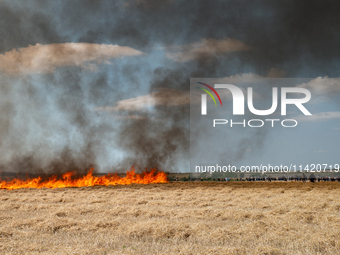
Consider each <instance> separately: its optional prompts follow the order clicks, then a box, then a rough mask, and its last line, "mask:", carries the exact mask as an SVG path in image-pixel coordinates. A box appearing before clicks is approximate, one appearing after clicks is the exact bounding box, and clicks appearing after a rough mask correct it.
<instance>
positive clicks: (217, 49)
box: [166, 39, 251, 62]
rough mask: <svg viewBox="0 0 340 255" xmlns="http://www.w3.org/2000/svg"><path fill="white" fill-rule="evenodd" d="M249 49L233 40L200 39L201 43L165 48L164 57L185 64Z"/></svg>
mask: <svg viewBox="0 0 340 255" xmlns="http://www.w3.org/2000/svg"><path fill="white" fill-rule="evenodd" d="M250 49H251V47H250V46H248V45H246V44H245V43H243V42H240V41H238V40H235V39H223V40H216V39H202V41H201V42H196V43H191V44H186V45H181V46H172V47H167V50H168V52H167V53H166V56H167V57H168V58H170V59H173V60H175V61H177V62H186V61H190V60H195V59H198V58H200V57H209V56H212V55H216V54H223V53H227V52H236V51H247V50H250Z"/></svg>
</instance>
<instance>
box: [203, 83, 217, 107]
mask: <svg viewBox="0 0 340 255" xmlns="http://www.w3.org/2000/svg"><path fill="white" fill-rule="evenodd" d="M197 83H199V84H202V85H203V86H206V87H207V88H209V89H211V91H212V92H214V93H215V95H216V96H217V98H218V100H220V104H221V106H222V100H221V98H220V95H219V94H218V93H217V91H216V90H215V89H214V88H213V87H211V86H210V85H208V84H205V83H203V82H197ZM197 88H198V89H201V90H203V91H204V92H206V93H207V94H208V95H209V96H210V97H211V98H212V100H214V103H215V105H217V104H216V100H215V98H214V96H213V95H212V94H211V93H210V91H209V90H206V89H203V88H200V87H197Z"/></svg>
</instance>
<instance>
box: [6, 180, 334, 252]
mask: <svg viewBox="0 0 340 255" xmlns="http://www.w3.org/2000/svg"><path fill="white" fill-rule="evenodd" d="M339 191H340V184H339V183H315V184H312V183H301V182H298V183H208V182H203V183H200V182H198V183H197V182H196V183H169V184H155V185H130V186H109V187H99V186H96V187H88V188H65V189H41V190H35V189H21V190H13V191H7V190H0V201H1V203H0V254H39V253H43V254H294V255H295V254H340V194H339V193H340V192H339Z"/></svg>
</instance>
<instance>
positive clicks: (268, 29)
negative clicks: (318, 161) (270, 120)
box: [0, 0, 340, 173]
mask: <svg viewBox="0 0 340 255" xmlns="http://www.w3.org/2000/svg"><path fill="white" fill-rule="evenodd" d="M0 7H1V8H0V27H1V30H0V36H1V38H2V40H1V43H0V72H1V74H0V78H1V80H0V112H1V115H0V119H1V121H0V162H1V165H2V166H1V168H2V170H3V171H19V172H30V171H33V172H39V171H42V172H50V173H59V172H64V171H68V170H75V169H76V170H77V171H78V172H81V171H86V170H88V168H89V166H90V165H95V166H96V168H97V169H98V170H100V171H115V170H120V171H125V170H126V169H127V168H129V167H130V166H131V165H136V164H137V165H140V166H141V167H158V168H162V169H163V170H165V171H176V172H177V171H186V169H180V166H181V165H179V164H178V162H182V161H185V160H184V159H186V158H188V152H189V106H188V104H187V100H188V96H187V95H188V93H189V92H188V91H189V85H190V82H189V80H190V77H213V78H214V77H215V78H216V77H226V76H228V77H231V76H237V75H238V74H249V73H253V74H254V75H255V76H260V77H264V76H267V77H282V76H286V77H318V76H321V77H325V76H326V75H328V76H329V77H334V76H339V70H340V68H339V63H340V62H339V58H340V53H339V51H338V50H337V48H338V45H339V35H340V33H339V27H338V24H339V21H340V20H339V15H338V13H337V9H338V7H339V3H335V2H333V1H323V2H322V3H321V2H320V1H298V2H297V1H290V2H286V1H285V2H278V1H265V0H263V1H257V2H256V3H255V2H249V1H216V2H214V4H212V3H211V1H192V2H190V3H189V2H188V1H147V0H143V1H115V2H114V3H112V1H88V0H81V1H80V0H79V1H72V2H64V3H61V2H58V1H54V2H48V3H47V2H44V1H40V0H36V1H30V2H29V3H28V2H24V3H20V4H18V3H15V2H13V1H1V2H0ZM315 10H318V12H315ZM117 45H119V46H117ZM264 136H265V134H262V133H259V134H258V135H257V137H259V138H258V139H257V140H255V141H258V142H254V143H253V145H251V146H250V147H253V148H257V146H258V147H260V142H262V141H263V140H262V139H261V138H260V137H264ZM236 146H238V148H239V149H238V151H239V152H235V156H233V158H234V159H235V160H236V159H239V158H242V155H243V154H242V152H243V151H245V150H244V148H245V146H249V141H248V140H247V139H246V140H244V141H243V142H241V143H240V144H239V145H236ZM182 166H183V165H182Z"/></svg>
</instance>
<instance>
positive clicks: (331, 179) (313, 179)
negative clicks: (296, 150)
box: [172, 174, 340, 182]
mask: <svg viewBox="0 0 340 255" xmlns="http://www.w3.org/2000/svg"><path fill="white" fill-rule="evenodd" d="M172 181H214V182H215V181H217V182H225V181H243V182H244V181H248V182H254V181H268V182H271V181H295V182H297V181H302V182H306V181H310V182H335V181H337V182H340V176H337V177H334V176H315V175H314V174H311V175H310V176H308V177H307V176H305V175H302V176H297V175H296V176H281V177H271V176H253V177H247V178H190V179H185V178H184V179H179V178H178V177H174V178H173V179H172Z"/></svg>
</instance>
